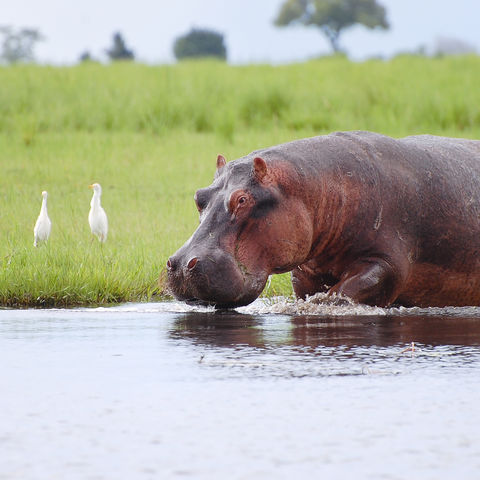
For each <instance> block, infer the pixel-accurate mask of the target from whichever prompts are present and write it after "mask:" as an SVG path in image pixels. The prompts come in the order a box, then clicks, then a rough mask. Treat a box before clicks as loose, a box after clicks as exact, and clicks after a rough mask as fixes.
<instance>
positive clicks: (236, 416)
mask: <svg viewBox="0 0 480 480" xmlns="http://www.w3.org/2000/svg"><path fill="white" fill-rule="evenodd" d="M307 303H309V304H305V303H303V304H302V303H301V302H300V303H295V304H292V303H291V302H284V301H282V300H278V301H277V302H275V303H274V304H273V305H272V304H264V303H262V302H260V301H257V302H255V304H253V305H252V306H249V307H244V308H242V309H238V311H237V312H228V313H226V312H214V311H213V310H212V309H208V308H193V307H188V306H186V305H183V304H178V303H162V304H138V305H123V306H119V307H115V308H98V309H75V310H0V349H1V350H0V352H1V354H0V392H1V395H0V452H1V453H0V479H13V478H15V479H16V478H18V479H22V480H26V479H35V480H37V479H57V478H62V479H63V478H68V479H69V480H70V479H113V478H114V479H150V478H151V479H154V478H155V479H159V478H161V479H168V478H179V479H184V478H192V479H225V478H228V479H266V478H275V479H291V478H294V477H297V478H328V479H345V478H369V479H406V478H409V479H414V480H416V479H432V480H433V479H435V480H438V479H451V478H461V479H462V480H466V479H467V480H468V479H477V478H479V474H480V473H479V472H480V433H479V432H480V308H453V309H424V310H420V309H373V308H371V307H361V306H358V305H356V306H355V305H351V304H342V303H341V302H340V303H339V304H336V305H335V304H330V305H328V304H327V305H325V304H323V303H322V302H315V301H313V302H307ZM315 305H316V306H315ZM306 311H308V312H309V315H305V314H304V313H305V312H306ZM271 312H277V313H271Z"/></svg>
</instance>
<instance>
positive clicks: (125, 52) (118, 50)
mask: <svg viewBox="0 0 480 480" xmlns="http://www.w3.org/2000/svg"><path fill="white" fill-rule="evenodd" d="M105 51H106V52H107V55H108V57H109V58H110V60H133V58H134V54H133V51H132V50H129V49H128V48H127V46H126V45H125V40H124V39H123V37H122V34H121V33H120V32H117V33H114V35H113V45H112V48H110V49H107V50H105Z"/></svg>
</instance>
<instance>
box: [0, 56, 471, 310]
mask: <svg viewBox="0 0 480 480" xmlns="http://www.w3.org/2000/svg"><path fill="white" fill-rule="evenodd" d="M479 78H480V58H479V57H474V56H471V57H458V58H443V59H426V58H420V57H399V58H396V59H394V60H391V61H389V62H382V61H368V62H364V63H352V62H349V61H348V60H346V59H343V58H325V59H319V60H315V61H311V62H308V63H302V64H296V65H289V66H278V67H272V66H267V65H257V66H244V67H233V66H228V65H225V64H222V63H216V62H207V61H205V62H193V63H184V64H179V65H174V66H155V67H154V66H145V65H139V64H128V63H126V64H124V63H119V64H114V65H109V66H103V65H97V64H82V65H79V66H75V67H62V68H60V67H56V68H54V67H40V66H14V67H0V85H1V88H0V166H1V180H0V240H1V241H0V262H1V263H0V266H1V269H0V305H3V306H67V305H98V304H108V303H114V302H124V301H143V300H151V299H152V298H156V297H157V296H160V297H161V296H162V294H163V287H164V285H163V282H162V280H160V281H159V277H162V270H163V269H164V265H165V262H166V260H167V258H168V256H169V255H170V254H171V253H173V252H174V251H175V250H176V249H177V248H178V247H179V246H181V245H182V244H183V242H184V241H185V240H186V239H187V238H188V237H189V236H190V235H191V233H192V232H193V230H194V229H195V228H196V225H197V223H198V216H197V211H196V209H195V206H194V203H193V200H192V199H193V194H194V192H195V190H196V189H198V188H200V187H204V186H206V185H208V184H210V183H211V181H212V178H213V173H214V168H215V160H216V155H217V154H218V153H222V154H224V155H225V156H226V157H227V159H229V160H231V159H234V158H237V157H239V156H242V155H244V154H246V153H248V152H250V151H252V150H255V149H257V148H261V147H266V146H269V145H273V144H276V143H280V142H286V141H290V140H293V139H296V138H302V137H306V136H313V135H319V134H325V133H329V132H330V131H334V130H352V129H365V130H373V131H377V132H380V133H385V134H388V135H392V136H396V137H398V136H404V135H409V134H421V133H433V134H439V135H449V136H461V137H469V138H480V89H479V88H478V85H477V84H478V79H479ZM92 182H99V183H101V184H102V187H103V196H102V204H103V206H104V208H105V210H106V211H107V214H108V217H109V223H110V230H109V238H108V240H107V242H106V244H105V245H103V246H101V245H100V244H99V243H98V241H97V240H96V239H95V241H93V242H92V240H91V235H90V230H89V226H88V221H87V215H88V210H89V208H90V205H89V203H90V199H91V194H92V192H91V190H89V189H88V185H89V184H90V183H92ZM42 190H48V192H49V215H50V218H51V220H52V223H53V227H52V234H51V237H50V241H49V243H48V244H47V245H44V246H42V247H40V248H37V249H35V248H34V247H33V225H34V223H35V220H36V217H37V215H38V213H39V210H40V205H41V191H42ZM266 293H267V294H285V295H288V294H290V293H291V287H290V284H289V277H288V275H282V276H278V277H276V278H274V280H273V281H272V284H271V286H270V288H269V291H268V292H266Z"/></svg>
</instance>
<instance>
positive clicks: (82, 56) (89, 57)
mask: <svg viewBox="0 0 480 480" xmlns="http://www.w3.org/2000/svg"><path fill="white" fill-rule="evenodd" d="M78 60H79V61H80V62H94V61H95V59H94V58H93V57H92V55H91V54H90V52H89V51H88V50H85V51H84V52H83V53H82V54H80V56H79V57H78Z"/></svg>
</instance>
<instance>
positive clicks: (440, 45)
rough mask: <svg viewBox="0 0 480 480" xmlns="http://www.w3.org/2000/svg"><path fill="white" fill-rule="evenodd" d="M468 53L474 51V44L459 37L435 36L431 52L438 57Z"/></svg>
mask: <svg viewBox="0 0 480 480" xmlns="http://www.w3.org/2000/svg"><path fill="white" fill-rule="evenodd" d="M469 53H476V49H475V46H474V45H471V44H469V43H467V42H465V41H463V40H461V39H459V38H453V37H437V38H436V40H435V45H434V47H433V54H434V55H435V56H438V57H441V56H444V55H466V54H469Z"/></svg>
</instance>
